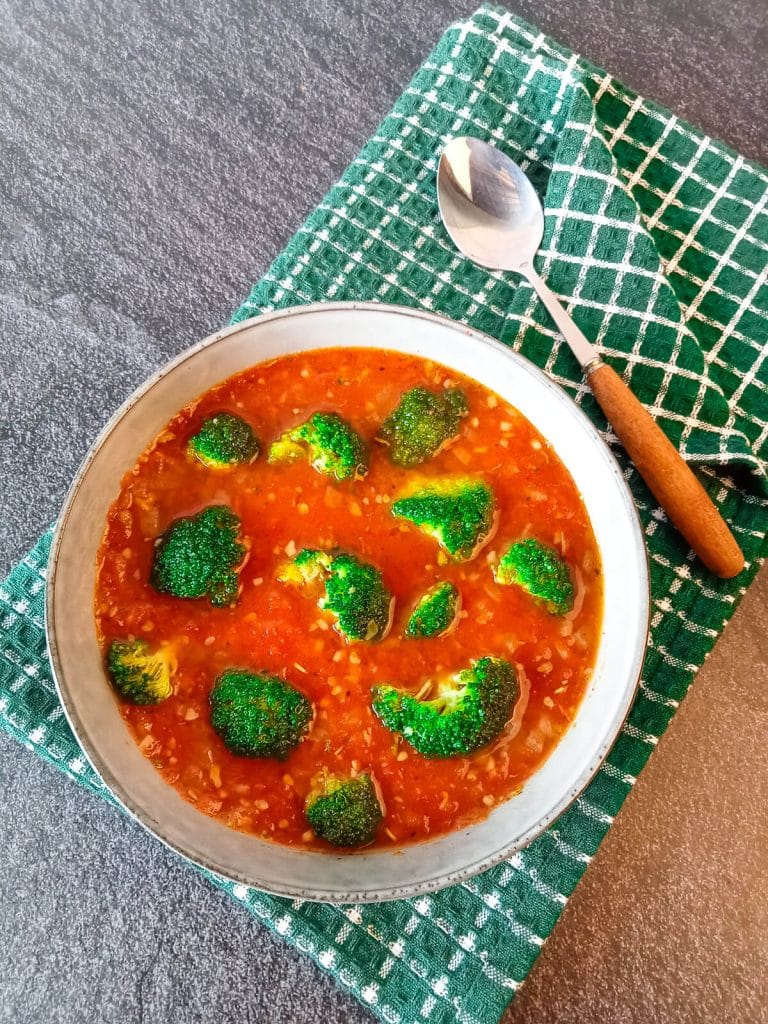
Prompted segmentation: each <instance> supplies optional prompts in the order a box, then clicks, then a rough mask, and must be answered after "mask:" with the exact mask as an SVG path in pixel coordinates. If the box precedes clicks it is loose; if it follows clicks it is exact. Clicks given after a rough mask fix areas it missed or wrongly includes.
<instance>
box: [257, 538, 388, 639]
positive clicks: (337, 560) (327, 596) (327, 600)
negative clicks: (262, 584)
mask: <svg viewBox="0 0 768 1024" xmlns="http://www.w3.org/2000/svg"><path fill="white" fill-rule="evenodd" d="M277 578H278V580H280V581H281V582H282V583H291V584H293V585H294V586H304V585H306V584H311V583H314V582H316V581H318V580H320V581H322V582H323V583H324V585H325V593H324V594H323V595H321V597H320V599H319V600H318V602H317V603H318V605H319V607H320V608H322V609H324V610H325V611H327V612H330V613H331V614H332V615H333V616H334V618H335V619H336V628H337V630H338V631H339V633H341V635H342V636H343V637H344V638H345V639H346V640H348V641H350V642H354V641H357V640H382V639H383V638H384V637H385V636H386V635H387V633H388V632H389V627H390V626H391V624H392V606H393V603H394V598H393V597H392V595H391V594H390V592H389V591H388V590H387V588H386V586H385V585H384V580H383V578H382V575H381V573H380V572H379V570H378V569H377V568H376V567H375V566H373V565H370V564H369V563H368V562H363V561H361V560H360V559H359V558H358V557H357V556H356V555H351V554H349V553H347V552H344V551H340V552H337V553H334V554H332V555H329V554H327V553H326V552H324V551H314V550H313V549H311V548H304V549H303V550H302V551H300V552H299V553H298V554H297V555H296V557H295V558H294V559H293V560H292V561H290V562H287V563H286V564H285V565H283V566H282V567H281V568H280V570H279V572H278V574H277Z"/></svg>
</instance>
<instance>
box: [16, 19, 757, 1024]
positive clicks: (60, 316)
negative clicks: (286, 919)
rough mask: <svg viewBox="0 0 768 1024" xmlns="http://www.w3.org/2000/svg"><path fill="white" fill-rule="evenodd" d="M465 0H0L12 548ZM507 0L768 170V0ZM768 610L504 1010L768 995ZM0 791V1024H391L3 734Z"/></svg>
mask: <svg viewBox="0 0 768 1024" xmlns="http://www.w3.org/2000/svg"><path fill="white" fill-rule="evenodd" d="M471 6H472V5H471V4H470V3H468V2H454V0H431V2H430V0H421V2H419V0H403V2H401V3H398V4H384V3H381V2H379V0H335V2H334V0H284V2H283V3H280V4H278V3H268V2H264V0H250V2H248V0H243V2H240V3H238V2H236V0H223V2H220V3H210V2H206V0H184V2H181V3H170V4H158V3H155V2H153V0H131V2H126V0H101V2H100V0H47V2H46V0H0V168H2V170H1V171H0V409H1V410H2V414H1V415H2V419H1V420H0V479H2V481H3V487H2V494H0V573H4V572H5V571H6V570H7V569H8V568H9V567H10V566H11V565H12V563H13V562H14V561H15V560H16V559H17V558H18V557H19V556H20V555H21V554H22V553H23V552H24V550H25V549H26V548H27V547H28V546H29V545H30V544H31V543H32V542H33V541H34V539H35V538H36V536H37V535H38V534H39V532H40V531H41V530H42V529H43V528H44V526H45V525H46V524H47V523H48V522H49V521H50V520H51V519H53V517H54V516H55V514H56V511H57V508H58V506H59V504H60V502H61V499H62V497H63V495H64V491H65V489H66V485H67V482H68V480H69V479H70V478H71V476H72V474H73V473H74V471H75V469H76V467H77V465H78V463H79V462H80V460H81V458H82V456H83V455H84V454H85V451H86V450H87V448H88V445H89V444H90V442H91V440H92V439H93V437H94V436H95V434H96V433H97V431H98V430H99V428H100V427H101V425H102V424H103V423H104V421H105V420H106V418H107V417H108V415H109V413H110V412H111V410H113V409H114V408H115V406H116V405H118V404H119V403H120V402H121V401H122V400H123V398H125V397H126V396H127V395H128V394H129V392H130V391H131V390H132V389H133V388H134V386H135V385H137V384H138V383H139V382H140V381H142V380H143V379H144V378H145V377H146V376H147V375H148V374H149V373H151V371H152V370H154V369H155V368H156V367H157V366H159V365H160V364H161V363H163V362H164V361H165V360H166V359H168V357H169V356H171V355H173V354H175V353H177V352H178V351H180V350H181V349H182V348H184V347H185V346H186V345H187V344H188V343H189V342H191V341H193V340H196V339H198V338H200V337H202V336H204V335H206V334H208V333H210V332H211V331H212V330H213V329H214V328H217V327H219V326H220V325H221V324H223V323H224V322H225V321H226V320H227V319H228V318H229V315H230V313H231V311H232V310H233V309H234V307H235V306H236V305H237V304H238V301H239V300H240V298H241V297H242V296H244V295H245V293H246V292H247V290H248V287H249V284H250V282H251V280H252V279H255V278H257V277H258V276H259V275H260V274H261V273H262V272H263V271H264V270H265V268H266V267H267V265H268V264H269V262H270V260H271V259H272V257H273V256H274V255H275V254H276V253H277V251H278V250H279V249H280V247H281V246H282V244H283V243H284V242H285V241H286V240H287V238H288V237H289V236H290V234H291V233H292V231H293V230H294V228H295V227H296V226H297V225H298V224H299V222H300V221H301V219H302V218H303V217H304V215H305V214H306V213H307V212H308V210H309V209H310V208H311V207H312V206H313V205H314V204H315V202H317V200H319V199H320V197H321V196H322V194H323V192H324V191H325V189H326V188H327V187H328V186H329V185H330V184H331V183H332V181H333V180H334V178H335V177H336V176H337V175H338V174H339V173H340V172H341V170H342V169H343V168H344V166H345V165H346V163H347V162H348V161H349V159H350V158H351V157H352V156H353V155H354V154H355V152H356V151H357V149H358V148H359V146H360V145H361V144H362V142H363V141H364V139H365V138H366V137H367V135H368V134H369V133H370V132H371V131H372V129H373V128H374V127H375V125H376V124H377V122H378V120H379V119H380V117H381V116H382V115H383V114H384V113H385V112H386V110H387V109H388V107H389V106H390V104H391V103H392V101H393V100H394V99H395V97H396V96H397V94H398V93H399V91H400V90H401V89H402V87H403V86H404V85H405V83H406V81H407V79H408V77H409V76H410V74H411V73H412V71H413V70H414V69H415V68H416V66H417V65H418V63H419V62H420V60H421V59H423V58H424V57H425V56H426V54H427V52H428V51H429V49H430V47H431V45H432V43H433V42H434V41H435V40H436V39H437V37H438V35H439V33H440V30H441V27H442V26H443V25H444V24H445V23H446V22H447V21H448V20H450V19H452V18H454V17H455V16H457V15H462V14H465V13H468V12H469V11H470V10H471ZM514 9H515V10H516V11H517V12H518V13H520V14H522V15H523V16H524V17H526V18H528V19H529V20H531V21H534V22H536V23H538V24H539V25H540V27H541V28H543V29H545V30H547V31H549V32H551V33H552V34H554V35H556V36H558V37H559V38H560V39H561V40H562V41H563V42H565V43H567V44H569V45H570V46H571V47H573V48H575V49H577V50H580V51H582V52H583V53H585V54H586V55H587V56H589V57H590V58H591V59H592V60H594V61H595V62H596V63H598V64H600V65H602V66H604V67H607V68H608V69H610V70H611V71H613V72H614V73H616V74H617V75H619V76H621V77H622V78H624V79H625V80H626V81H628V82H629V83H630V84H631V85H633V86H635V87H636V88H637V89H639V90H641V91H642V92H644V93H646V94H647V95H649V96H652V97H654V98H656V99H658V100H660V101H661V102H663V103H665V104H666V105H668V106H670V107H671V108H672V109H674V110H675V111H676V112H677V113H678V114H681V115H683V116H684V117H687V118H689V119H691V120H693V121H695V122H697V123H698V124H700V125H701V126H702V127H703V128H705V129H706V130H707V131H709V132H710V133H712V134H715V135H718V136H720V137H723V138H725V139H726V141H728V142H729V143H731V144H732V145H733V146H735V147H736V148H738V149H740V150H741V151H743V152H744V153H745V154H747V155H748V156H751V157H754V158H756V159H758V160H762V161H763V162H764V163H768V65H767V64H766V62H765V54H766V52H768V9H767V8H766V3H765V0H758V3H754V2H752V0H729V2H727V3H725V4H723V3H722V2H718V0H636V2H633V3H632V4H627V3H622V2H620V0H591V2H590V3H583V2H582V0H540V2H539V3H533V2H532V0H521V2H519V3H516V4H515V8H514ZM32 467H34V470H33V469H32ZM767 615H768V577H767V576H766V574H765V573H763V576H762V578H761V580H760V582H759V583H758V584H757V585H756V586H755V588H754V589H753V591H752V592H751V593H750V594H749V596H748V597H747V599H746V600H745V602H744V606H743V608H742V609H741V610H740V612H739V613H738V615H737V617H736V619H735V620H734V622H733V624H732V625H731V626H730V627H729V628H728V630H727V632H726V634H725V637H724V638H723V639H722V641H721V642H720V643H719V645H718V648H717V650H716V652H715V654H714V656H713V657H712V659H711V660H710V662H709V663H708V664H707V666H706V667H705V669H704V670H703V671H702V673H701V675H700V677H699V680H698V681H697V684H696V686H695V688H694V690H693V692H692V694H691V696H690V697H689V699H688V700H687V701H686V703H685V705H684V707H683V709H682V711H681V712H680V714H679V715H678V716H677V718H676V719H675V722H674V723H673V725H672V728H671V729H670V731H669V733H668V735H667V736H666V737H665V739H664V741H663V742H662V744H661V746H660V749H659V751H658V752H657V753H656V754H655V755H654V758H653V760H652V762H651V765H650V767H649V768H648V769H647V770H646V772H645V773H644V774H643V777H642V779H641V781H640V783H639V784H638V786H637V787H636V789H635V791H634V793H633V794H632V795H631V796H630V798H629V800H628V801H627V804H626V807H625V809H624V810H623V811H622V813H621V815H620V816H619V819H618V821H617V823H616V826H615V827H614V828H613V830H612V831H611V833H610V835H609V838H608V839H607V840H606V842H605V844H604V846H603V848H602V849H601V851H600V853H599V855H598V857H597V858H596V860H595V862H594V864H593V865H592V867H591V868H590V871H589V872H588V873H587V876H586V879H585V880H584V882H583V883H582V885H581V886H580V887H579V890H578V892H577V894H576V896H575V897H574V899H573V900H572V901H571V903H570V905H569V907H568V909H567V910H566V912H565V914H564V917H563V920H562V922H561V923H560V925H559V926H558V928H557V929H556V931H555V934H554V936H553V938H552V940H551V941H550V942H549V943H548V944H547V946H546V948H545V950H544V953H543V954H542V956H541V958H540V960H539V963H538V964H537V966H536V968H535V970H534V971H533V973H532V975H531V978H530V980H529V982H528V983H527V985H526V986H525V988H524V989H523V991H522V993H521V995H520V997H519V998H518V1000H517V1003H516V1005H515V1007H514V1009H513V1011H512V1014H511V1020H514V1021H518V1022H523V1021H525V1022H528V1021H530V1022H533V1021H537V1022H548V1021H558V1024H569V1022H571V1021H573V1022H576V1021H578V1022H579V1024H590V1022H592V1021H594V1022H601V1024H605V1022H608V1024H612V1022H614V1021H616V1022H618V1021H621V1022H634V1021H637V1022H641V1021H642V1022H648V1021H660V1022H661V1021H663V1022H665V1024H666V1022H675V1021H680V1022H683V1021H684V1022H691V1021H702V1022H703V1021H712V1020H715V1019H722V1018H725V1017H728V1016H730V1017H733V1018H735V1019H739V1020H741V1021H745V1022H752V1021H761V1020H768V1016H767V1014H768V1010H767V1009H766V1008H767V1007H768V991H766V978H767V977H768V948H767V942H768V940H767V939H766V936H768V897H767V896H766V893H768V864H767V863H766V854H765V851H766V849H768V829H767V827H766V814H765V809H764V803H763V802H761V801H760V793H761V791H762V795H763V798H764V796H765V793H766V791H767V789H768V755H767V754H766V745H765V739H764V737H765V735H766V732H767V731H768V699H767V698H766V688H765V679H766V675H767V674H768V666H766V658H767V657H768V651H767V649H766V641H765V628H764V623H765V621H766V616H767ZM0 793H1V794H2V798H0V851H2V853H0V1021H1V1022H2V1024H6V1022H9V1024H91V1022H94V1024H140V1022H142V1024H154V1022H158V1024H161V1022H162V1024H192V1022H203V1021H205V1022H216V1024H230V1022H232V1024H234V1022H247V1024H255V1022H272V1021H280V1022H302V1024H309V1022H313V1021H323V1022H325V1024H335V1022H337V1021H339V1022H340V1021H346V1022H350V1024H353V1022H363V1021H369V1020H370V1019H371V1018H370V1016H369V1014H368V1013H367V1011H365V1010H363V1009H362V1008H360V1007H359V1006H358V1005H357V1003H356V1002H355V1001H354V1000H352V999H351V998H350V997H349V996H348V995H346V994H345V993H343V992H341V991H339V990H338V989H337V988H336V987H335V985H334V984H333V983H332V982H331V981H330V980H328V979H327V978H326V977H324V976H323V975H322V974H321V973H320V972H319V971H318V970H317V969H315V968H314V967H313V966H312V965H311V964H310V963H309V962H307V961H306V960H304V959H302V958H300V957H298V956H296V955H295V954H294V953H292V952H291V951H290V950H289V949H288V948H287V947H286V946H285V945H284V944H283V943H282V942H279V941H277V940H276V939H273V938H271V937H270V935H269V934H268V933H267V932H266V931H265V930H264V929H263V928H262V927H261V926H259V925H258V924H256V923H255V922H254V921H253V920H252V919H251V918H250V917H249V916H248V915H247V914H246V912H245V911H243V910H242V909H240V908H238V907H236V906H235V905H234V904H232V903H231V902H230V901H229V900H228V899H227V898H226V897H225V896H224V895H222V894H221V893H219V892H215V891H213V890H212V889H211V888H210V886H208V885H207V884H206V883H205V882H204V881H203V880H202V879H200V878H199V877H198V876H197V874H196V873H195V871H194V870H192V869H191V868H189V867H187V866H186V865H185V864H183V863H182V862H180V861H179V860H178V859H177V858H176V857H174V856H173V855H172V854H170V853H168V852H167V851H166V850H165V849H163V848H162V847H161V846H160V845H159V844H158V843H157V842H155V841H154V840H152V839H151V838H150V837H149V836H147V835H145V834H144V832H143V831H142V830H141V829H140V828H139V827H138V826H137V825H135V824H134V823H133V822H131V821H129V820H127V819H126V818H125V817H123V816H122V815H121V814H119V813H118V812H116V811H115V810H113V809H111V808H109V807H106V806H104V805H103V804H102V803H101V802H100V801H98V800H95V799H94V798H93V797H91V796H87V795H86V794H84V793H82V792H81V791H80V790H79V789H78V788H77V787H76V786H74V785H73V784H72V783H70V782H67V781H65V780H64V779H62V778H61V777H60V776H59V775H58V773H56V772H55V771H54V770H53V769H51V768H48V767H46V766H45V765H43V764H42V763H41V762H39V761H38V760H36V759H35V758H34V757H33V756H32V755H31V754H29V753H27V752H26V751H25V750H23V749H22V748H20V747H19V746H17V745H15V744H14V743H13V742H12V741H11V740H10V739H8V738H7V737H6V736H5V735H0Z"/></svg>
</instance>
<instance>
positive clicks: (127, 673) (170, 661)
mask: <svg viewBox="0 0 768 1024" xmlns="http://www.w3.org/2000/svg"><path fill="white" fill-rule="evenodd" d="M175 671H176V659H175V657H174V656H173V650H172V648H171V647H170V646H169V645H168V644H161V645H160V647H158V648H157V649H156V650H152V648H151V647H150V646H149V644H148V643H147V642H146V641H144V640H113V641H112V643H111V644H110V645H109V651H108V652H107V672H108V673H109V678H110V680H111V681H112V685H113V686H114V687H115V689H116V690H117V692H118V693H119V694H120V696H121V697H124V698H125V699H126V700H129V701H130V702H131V704H160V703H161V702H162V701H164V700H167V699H168V698H169V697H170V696H171V692H172V687H171V676H172V675H173V673H174V672H175Z"/></svg>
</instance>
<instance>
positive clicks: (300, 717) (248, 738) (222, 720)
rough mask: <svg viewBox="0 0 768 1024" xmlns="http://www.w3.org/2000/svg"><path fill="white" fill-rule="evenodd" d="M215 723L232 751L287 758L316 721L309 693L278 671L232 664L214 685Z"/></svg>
mask: <svg viewBox="0 0 768 1024" xmlns="http://www.w3.org/2000/svg"><path fill="white" fill-rule="evenodd" d="M210 704H211V725H212V726H213V728H214V729H215V731H216V732H217V733H218V735H219V736H220V737H221V738H222V740H223V741H224V743H225V744H226V745H227V747H228V748H229V749H230V750H231V751H232V753H233V754H238V755H239V756H240V757H274V758H276V759H277V760H278V761H284V760H285V759H286V757H287V756H288V755H289V754H290V752H291V751H292V750H293V749H294V747H297V746H298V745H299V743H300V742H301V740H302V739H303V738H304V736H305V734H306V732H307V730H308V729H309V726H310V723H311V721H312V715H313V711H312V705H311V704H310V702H309V701H308V700H307V698H306V697H305V696H304V695H303V694H301V693H299V691H298V690H294V688H293V687H292V686H289V685H288V683H285V682H283V680H282V679H278V678H277V676H270V675H266V674H257V673H255V672H246V671H242V670H239V669H229V670H228V671H226V672H223V673H222V674H221V675H220V676H219V678H218V679H217V680H216V684H215V686H214V688H213V690H212V691H211V696H210Z"/></svg>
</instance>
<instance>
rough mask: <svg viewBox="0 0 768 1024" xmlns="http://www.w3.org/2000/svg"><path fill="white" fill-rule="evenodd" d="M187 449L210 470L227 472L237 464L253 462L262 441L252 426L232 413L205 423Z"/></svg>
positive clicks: (221, 413)
mask: <svg viewBox="0 0 768 1024" xmlns="http://www.w3.org/2000/svg"><path fill="white" fill-rule="evenodd" d="M187 448H188V450H189V451H190V452H191V454H192V455H194V456H195V458H197V459H199V460H200V461H201V462H202V463H204V465H206V466H209V467H210V468H211V469H226V468H227V467H228V466H234V465H236V464H237V463H242V462H253V460H254V459H255V458H256V457H257V456H258V454H259V439H258V438H257V437H256V435H255V434H254V432H253V429H252V428H251V426H250V425H249V424H248V423H246V422H245V420H242V419H240V417H239V416H235V415H233V413H231V412H217V413H215V415H213V416H209V417H208V418H207V419H205V420H203V425H202V426H201V427H200V430H198V432H197V433H196V434H195V435H194V436H193V437H190V439H189V441H188V442H187Z"/></svg>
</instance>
